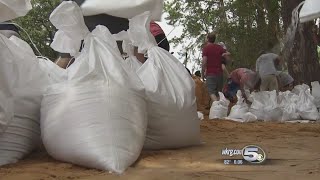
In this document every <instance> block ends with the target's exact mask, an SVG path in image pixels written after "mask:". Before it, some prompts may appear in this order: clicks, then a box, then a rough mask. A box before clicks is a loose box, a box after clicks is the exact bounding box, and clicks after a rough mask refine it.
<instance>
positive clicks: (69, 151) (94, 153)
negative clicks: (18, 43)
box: [41, 2, 147, 173]
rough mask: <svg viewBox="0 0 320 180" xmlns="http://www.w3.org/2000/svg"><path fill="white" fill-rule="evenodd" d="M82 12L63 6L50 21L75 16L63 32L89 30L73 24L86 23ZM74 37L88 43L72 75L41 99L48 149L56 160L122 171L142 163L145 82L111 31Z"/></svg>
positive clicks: (103, 29) (71, 4) (98, 30)
mask: <svg viewBox="0 0 320 180" xmlns="http://www.w3.org/2000/svg"><path fill="white" fill-rule="evenodd" d="M79 12H81V10H80V7H79V6H77V4H76V3H74V2H63V3H62V4H61V5H60V6H59V7H58V8H57V9H56V10H55V11H54V13H53V14H52V15H51V17H50V18H51V19H52V20H53V22H59V18H63V19H67V17H73V18H76V19H74V20H73V19H69V20H70V21H69V22H68V21H61V22H63V23H65V24H62V26H60V28H61V29H60V30H63V31H64V32H66V31H69V30H72V29H78V30H79V31H78V32H85V30H81V29H79V28H81V26H82V25H80V27H79V26H77V25H75V23H74V22H73V21H77V22H78V23H80V24H84V21H83V16H82V15H81V13H79ZM56 15H58V16H56ZM54 25H55V24H54ZM60 25H61V24H60ZM65 27H66V28H65ZM82 27H84V26H82ZM86 31H88V29H86ZM66 34H68V32H66ZM75 37H78V38H82V39H84V44H85V46H84V48H83V51H82V52H81V53H80V55H79V56H78V57H77V58H76V59H75V65H72V66H71V67H74V69H72V71H73V72H72V73H73V75H72V76H69V74H68V80H67V81H66V82H62V83H58V84H55V85H52V86H50V87H49V88H48V90H47V92H46V94H45V96H44V99H43V101H42V107H41V131H42V139H43V142H44V145H45V148H46V149H47V151H48V153H49V154H50V155H51V156H52V157H54V158H55V159H57V160H61V161H65V162H70V163H74V164H78V165H82V166H85V167H90V168H97V169H101V170H108V171H113V172H116V173H122V172H124V171H125V169H126V168H127V167H129V166H130V165H132V164H133V163H134V162H135V161H136V160H137V158H138V157H139V155H140V152H141V149H142V147H143V144H144V141H145V132H146V127H147V119H146V118H147V114H146V100H145V91H144V87H143V84H142V83H141V81H140V79H139V77H138V76H137V75H136V73H135V72H134V71H132V70H131V69H130V68H128V66H127V65H126V64H125V62H124V61H123V59H122V58H121V55H120V52H119V50H118V49H117V44H116V41H115V40H114V39H113V37H112V35H111V33H110V32H109V30H108V29H107V28H106V27H103V26H97V28H96V29H95V30H94V31H93V32H92V33H89V31H88V33H84V34H82V35H81V34H78V36H75Z"/></svg>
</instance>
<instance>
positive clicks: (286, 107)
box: [278, 91, 301, 122]
mask: <svg viewBox="0 0 320 180" xmlns="http://www.w3.org/2000/svg"><path fill="white" fill-rule="evenodd" d="M278 100H279V105H280V108H281V109H282V112H283V114H282V118H281V121H282V122H284V121H290V120H298V119H301V118H300V115H299V113H298V106H299V104H298V100H299V96H298V95H296V94H294V93H292V92H290V91H286V92H280V93H279V96H278Z"/></svg>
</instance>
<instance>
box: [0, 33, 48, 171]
mask: <svg viewBox="0 0 320 180" xmlns="http://www.w3.org/2000/svg"><path fill="white" fill-rule="evenodd" d="M0 38H1V42H0V51H1V53H0V59H1V61H0V73H1V77H0V79H1V81H0V84H1V86H0V92H2V95H1V96H2V98H1V99H3V97H6V95H7V94H8V93H6V94H4V95H3V92H6V91H7V92H10V93H9V95H11V97H10V96H9V99H8V96H7V97H6V98H7V99H8V101H6V102H5V103H4V102H1V106H2V107H1V109H7V110H8V109H10V111H9V116H10V119H11V120H9V121H8V119H7V120H6V123H3V121H2V123H1V124H2V126H3V125H4V124H5V127H4V128H2V129H5V130H4V132H2V133H0V165H5V164H8V163H14V162H17V161H18V160H19V159H21V158H23V157H24V156H26V155H28V154H29V153H30V152H31V151H32V150H34V149H35V148H36V147H37V145H38V143H39V140H40V125H39V120H40V104H41V99H42V94H43V90H44V88H45V86H46V85H47V81H48V79H47V77H46V75H45V73H44V72H42V71H41V69H40V67H39V63H38V61H37V58H36V56H35V55H34V54H33V55H32V53H28V51H26V49H30V47H29V48H25V47H21V48H20V47H19V46H17V45H16V44H15V43H14V42H13V41H11V40H9V39H7V38H6V37H4V36H2V35H0ZM4 89H5V90H4ZM3 104H7V105H4V106H3ZM8 105H9V106H8ZM12 107H13V111H12V110H11V108H12ZM12 114H13V118H12V117H11V116H12Z"/></svg>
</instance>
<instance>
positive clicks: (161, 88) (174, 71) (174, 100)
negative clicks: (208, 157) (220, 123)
mask: <svg viewBox="0 0 320 180" xmlns="http://www.w3.org/2000/svg"><path fill="white" fill-rule="evenodd" d="M149 27H150V14H149V12H145V13H143V14H141V15H138V16H136V17H134V18H132V19H129V30H128V33H129V37H130V39H131V41H132V44H133V45H134V46H136V47H138V52H139V53H143V54H144V53H145V52H147V53H148V59H147V60H146V62H145V63H144V64H143V65H142V66H141V68H140V69H139V70H138V71H137V74H138V76H139V77H140V79H141V80H142V82H143V84H144V86H145V88H146V95H147V99H148V129H147V136H146V141H145V145H144V148H145V149H168V148H180V147H185V146H192V145H198V144H200V121H199V119H198V116H197V107H196V99H195V95H194V94H195V92H194V82H193V80H192V78H191V77H190V75H189V73H188V72H187V71H186V70H185V67H184V66H183V64H182V63H181V62H180V61H179V60H177V59H176V58H175V57H174V56H173V55H172V54H171V53H170V52H167V51H166V50H164V49H162V48H159V47H158V46H157V44H156V41H155V39H154V37H153V36H152V35H151V33H150V31H149Z"/></svg>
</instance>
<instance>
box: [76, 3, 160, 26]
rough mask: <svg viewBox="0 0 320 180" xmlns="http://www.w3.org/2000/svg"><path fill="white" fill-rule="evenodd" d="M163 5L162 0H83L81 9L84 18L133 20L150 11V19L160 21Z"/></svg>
mask: <svg viewBox="0 0 320 180" xmlns="http://www.w3.org/2000/svg"><path fill="white" fill-rule="evenodd" d="M163 5H164V1H163V0H121V1H116V0H108V1H106V0H85V1H84V3H83V4H82V5H81V9H82V12H83V15H85V16H92V15H98V14H109V15H112V16H116V17H122V18H133V17H134V16H137V15H139V14H141V13H143V12H145V11H150V12H151V19H152V20H155V21H160V20H161V15H162V10H163Z"/></svg>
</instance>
